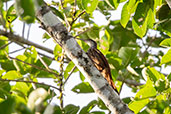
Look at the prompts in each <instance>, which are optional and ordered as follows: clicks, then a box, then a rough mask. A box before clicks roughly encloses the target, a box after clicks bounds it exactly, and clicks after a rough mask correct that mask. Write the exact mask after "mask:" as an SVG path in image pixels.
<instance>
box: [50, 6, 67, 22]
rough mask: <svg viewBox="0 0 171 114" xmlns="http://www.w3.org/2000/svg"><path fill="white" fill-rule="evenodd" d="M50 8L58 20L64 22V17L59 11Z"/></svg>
mask: <svg viewBox="0 0 171 114" xmlns="http://www.w3.org/2000/svg"><path fill="white" fill-rule="evenodd" d="M50 8H51V10H52V11H53V12H54V13H55V14H56V15H57V16H58V17H59V18H61V19H62V20H64V16H63V14H62V13H61V12H60V11H59V10H57V9H56V8H54V7H50Z"/></svg>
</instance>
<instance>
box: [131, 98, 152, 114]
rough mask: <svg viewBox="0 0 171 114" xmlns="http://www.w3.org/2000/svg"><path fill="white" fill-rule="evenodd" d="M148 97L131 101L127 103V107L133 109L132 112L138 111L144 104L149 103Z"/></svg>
mask: <svg viewBox="0 0 171 114" xmlns="http://www.w3.org/2000/svg"><path fill="white" fill-rule="evenodd" d="M149 101H150V100H149V99H141V100H136V101H132V102H130V103H129V105H128V107H129V108H130V109H131V110H132V111H134V113H136V114H137V113H138V112H139V111H140V110H141V109H142V108H143V107H144V106H146V105H147V104H148V103H149Z"/></svg>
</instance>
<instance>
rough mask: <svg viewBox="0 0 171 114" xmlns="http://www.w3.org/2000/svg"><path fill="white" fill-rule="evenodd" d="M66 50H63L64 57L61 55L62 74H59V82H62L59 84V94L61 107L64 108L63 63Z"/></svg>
mask: <svg viewBox="0 0 171 114" xmlns="http://www.w3.org/2000/svg"><path fill="white" fill-rule="evenodd" d="M63 61H64V50H63V52H62V57H61V60H60V74H59V76H60V79H59V83H60V85H59V91H60V96H59V100H60V107H61V109H63V106H64V104H63V72H64V71H63V70H64V69H63V64H64V62H63Z"/></svg>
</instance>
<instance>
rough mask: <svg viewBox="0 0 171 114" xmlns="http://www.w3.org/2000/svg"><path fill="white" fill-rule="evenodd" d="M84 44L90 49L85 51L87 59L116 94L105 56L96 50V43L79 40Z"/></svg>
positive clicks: (88, 40) (89, 40) (90, 40)
mask: <svg viewBox="0 0 171 114" xmlns="http://www.w3.org/2000/svg"><path fill="white" fill-rule="evenodd" d="M79 40H83V41H84V42H86V43H87V44H88V45H89V46H90V48H89V49H88V51H87V54H88V56H89V58H90V59H91V60H92V62H93V63H94V65H95V66H96V68H97V69H98V70H99V71H100V73H101V74H102V75H103V77H104V78H105V79H106V80H107V81H108V83H109V84H110V85H111V87H112V88H113V89H114V90H115V91H116V92H117V93H119V92H118V91H117V88H116V86H115V84H114V82H113V80H112V75H111V70H110V67H109V64H108V61H107V60H106V58H105V56H104V55H103V54H102V52H100V51H99V50H98V49H97V43H96V42H95V41H94V40H92V39H86V40H84V39H79Z"/></svg>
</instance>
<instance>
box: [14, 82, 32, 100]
mask: <svg viewBox="0 0 171 114" xmlns="http://www.w3.org/2000/svg"><path fill="white" fill-rule="evenodd" d="M12 91H16V92H18V91H20V92H21V93H22V96H23V95H24V96H23V97H26V96H27V93H28V91H29V87H28V85H27V84H26V83H24V82H17V83H16V84H15V85H14V86H12Z"/></svg>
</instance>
